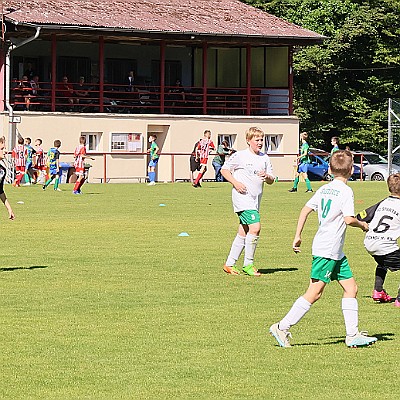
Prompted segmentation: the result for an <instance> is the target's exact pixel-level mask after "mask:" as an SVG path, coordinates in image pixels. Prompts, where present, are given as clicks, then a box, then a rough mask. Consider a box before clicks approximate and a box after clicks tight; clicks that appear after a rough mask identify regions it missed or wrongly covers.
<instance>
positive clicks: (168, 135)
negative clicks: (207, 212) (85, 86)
mask: <svg viewBox="0 0 400 400" xmlns="http://www.w3.org/2000/svg"><path fill="white" fill-rule="evenodd" d="M15 115H20V116H21V123H19V124H16V126H17V129H18V131H19V133H20V134H21V135H22V136H23V137H27V136H29V137H31V139H32V140H34V139H35V138H38V137H40V138H41V139H42V140H43V148H44V149H45V150H47V149H48V148H50V147H51V146H52V144H53V141H54V139H60V140H61V142H62V146H61V149H60V150H61V152H73V151H74V149H75V147H76V146H77V144H78V140H79V136H80V135H81V134H82V133H88V132H93V133H94V132H98V133H100V134H101V140H100V142H99V147H98V150H99V151H100V152H110V151H111V133H141V134H143V139H144V145H143V148H144V151H145V150H146V149H147V147H148V142H147V138H148V134H150V133H156V134H157V136H158V140H157V143H158V144H159V146H160V148H161V151H162V152H163V153H186V154H188V153H190V152H191V151H192V148H193V145H194V143H195V142H196V141H197V140H198V139H199V138H201V137H202V136H203V132H204V130H206V129H209V130H211V132H212V139H213V141H214V142H215V143H217V137H218V135H221V134H227V135H236V140H235V142H234V144H233V147H234V148H235V149H236V150H242V149H244V148H246V147H247V144H246V141H245V135H244V132H245V131H246V129H248V128H249V127H251V126H259V127H260V128H261V129H263V130H264V132H265V133H266V134H270V135H272V134H274V135H275V134H276V135H282V141H281V144H280V147H279V150H278V152H274V153H270V155H271V157H272V163H273V166H274V171H275V175H276V176H278V177H279V179H280V180H290V179H292V178H293V160H294V158H295V156H294V155H295V154H296V153H297V151H298V145H299V140H298V137H299V120H298V118H297V117H293V116H291V117H288V116H276V117H272V116H271V117H267V116H262V117H254V116H252V117H245V116H240V117H237V116H169V115H153V114H152V115H145V114H139V115H122V114H121V115H120V114H73V113H71V114H68V113H66V114H65V113H38V112H20V113H15ZM1 122H2V131H3V135H4V136H6V138H8V134H9V131H8V129H9V123H8V115H7V114H6V113H3V115H2V118H1ZM174 158H175V160H174V166H172V161H171V156H170V155H164V156H161V158H160V161H159V166H158V180H159V181H170V180H171V177H172V174H173V172H174V177H175V179H189V156H188V155H176V156H175V157H174ZM212 158H213V157H212V156H211V157H210V159H209V167H208V171H207V173H206V175H205V178H206V179H212V178H213V177H214V170H213V168H212V164H211V162H212ZM61 161H65V162H72V161H73V157H72V155H63V156H62V159H61ZM147 161H148V160H147V157H146V156H143V155H132V154H129V153H127V154H126V155H108V156H107V157H106V162H107V176H108V177H133V176H145V175H146V165H147ZM89 163H90V164H92V168H91V169H90V173H89V181H91V182H96V181H97V182H98V181H99V180H96V179H95V178H100V177H103V175H104V172H103V171H104V167H103V166H104V159H103V156H101V155H96V156H95V160H94V161H92V160H90V161H89ZM115 181H117V180H115ZM126 181H129V180H126Z"/></svg>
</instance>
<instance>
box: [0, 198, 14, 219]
mask: <svg viewBox="0 0 400 400" xmlns="http://www.w3.org/2000/svg"><path fill="white" fill-rule="evenodd" d="M0 200H1V201H2V202H3V204H4V205H5V207H6V208H7V211H8V218H9V219H11V220H13V219H14V218H15V215H14V212H13V210H12V208H11V205H10V203H9V202H8V200H7V196H6V194H5V193H4V192H3V193H2V194H0Z"/></svg>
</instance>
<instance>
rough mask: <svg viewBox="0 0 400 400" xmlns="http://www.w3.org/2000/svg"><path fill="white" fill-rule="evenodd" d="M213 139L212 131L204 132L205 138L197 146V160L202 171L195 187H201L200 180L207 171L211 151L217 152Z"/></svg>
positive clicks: (194, 184)
mask: <svg viewBox="0 0 400 400" xmlns="http://www.w3.org/2000/svg"><path fill="white" fill-rule="evenodd" d="M210 138H211V131H209V130H206V131H204V137H203V139H201V140H200V141H199V143H198V145H197V149H196V159H198V160H200V171H199V174H198V175H197V178H196V180H195V181H194V182H193V185H192V186H193V187H196V188H197V187H201V185H200V180H201V178H202V177H203V175H204V174H205V173H206V171H207V162H208V155H209V154H210V151H211V150H215V145H214V143H213V141H212V140H211V139H210Z"/></svg>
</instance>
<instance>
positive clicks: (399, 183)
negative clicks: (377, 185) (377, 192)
mask: <svg viewBox="0 0 400 400" xmlns="http://www.w3.org/2000/svg"><path fill="white" fill-rule="evenodd" d="M387 185H388V189H389V192H390V193H392V194H395V195H397V196H400V174H392V175H389V178H388V179H387Z"/></svg>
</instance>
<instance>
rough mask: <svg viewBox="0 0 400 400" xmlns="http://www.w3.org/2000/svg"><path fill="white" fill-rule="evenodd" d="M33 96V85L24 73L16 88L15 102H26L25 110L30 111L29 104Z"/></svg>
mask: <svg viewBox="0 0 400 400" xmlns="http://www.w3.org/2000/svg"><path fill="white" fill-rule="evenodd" d="M31 98H32V86H31V84H30V82H29V80H28V77H27V76H26V75H24V76H23V77H22V78H21V81H20V82H19V84H18V87H17V88H16V95H15V102H16V103H17V104H18V103H22V102H23V103H24V104H25V106H24V111H29V106H30V103H31Z"/></svg>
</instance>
